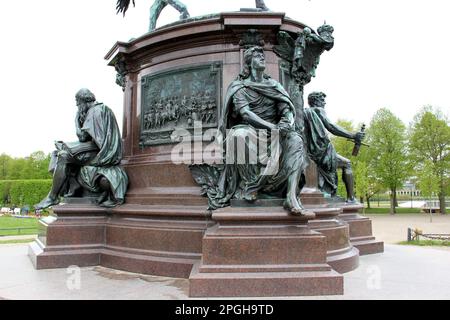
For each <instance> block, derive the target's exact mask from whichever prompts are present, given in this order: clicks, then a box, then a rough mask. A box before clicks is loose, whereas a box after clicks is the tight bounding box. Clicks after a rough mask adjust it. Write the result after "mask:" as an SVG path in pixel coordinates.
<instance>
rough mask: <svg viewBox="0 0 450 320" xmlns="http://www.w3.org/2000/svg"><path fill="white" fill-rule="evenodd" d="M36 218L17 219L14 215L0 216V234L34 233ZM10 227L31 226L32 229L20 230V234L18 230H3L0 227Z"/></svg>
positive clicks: (36, 229)
mask: <svg viewBox="0 0 450 320" xmlns="http://www.w3.org/2000/svg"><path fill="white" fill-rule="evenodd" d="M38 221H39V220H38V219H37V218H32V219H18V218H14V217H0V236H17V235H34V234H37V231H38V223H39V222H38ZM11 228H33V230H22V231H21V232H20V234H19V233H18V230H12V231H5V230H1V229H11Z"/></svg>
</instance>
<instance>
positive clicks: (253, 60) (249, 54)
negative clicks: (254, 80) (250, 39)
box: [240, 46, 268, 79]
mask: <svg viewBox="0 0 450 320" xmlns="http://www.w3.org/2000/svg"><path fill="white" fill-rule="evenodd" d="M254 69H259V70H261V71H264V70H265V69H266V57H265V54H264V49H263V48H262V47H258V46H254V47H251V48H248V49H247V50H245V52H244V69H243V70H242V72H241V74H240V77H241V79H247V78H248V77H250V74H251V70H254ZM265 77H266V78H268V76H265Z"/></svg>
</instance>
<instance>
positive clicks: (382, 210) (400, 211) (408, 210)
mask: <svg viewBox="0 0 450 320" xmlns="http://www.w3.org/2000/svg"><path fill="white" fill-rule="evenodd" d="M390 212H391V209H390V208H370V209H366V211H365V213H367V214H389V213H390ZM397 213H398V214H419V213H422V211H421V209H411V208H397Z"/></svg>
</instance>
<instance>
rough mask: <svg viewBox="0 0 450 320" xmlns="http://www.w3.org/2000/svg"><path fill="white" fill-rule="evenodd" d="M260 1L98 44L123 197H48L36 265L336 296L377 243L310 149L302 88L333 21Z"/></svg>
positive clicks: (202, 292)
mask: <svg viewBox="0 0 450 320" xmlns="http://www.w3.org/2000/svg"><path fill="white" fill-rule="evenodd" d="M121 2H122V1H121ZM125 2H128V4H129V3H130V1H123V3H124V4H126V3H125ZM166 3H168V1H166ZM261 3H263V2H259V4H261ZM126 7H128V5H126V6H124V7H123V8H126ZM264 7H265V6H264ZM262 9H264V8H262V7H261V10H242V11H238V12H225V13H219V14H213V15H208V16H204V17H196V18H192V19H187V20H181V21H178V22H175V23H173V24H171V25H169V26H163V27H161V28H159V29H158V30H155V31H152V32H148V33H146V34H144V35H143V36H141V37H139V38H137V39H134V40H131V41H130V42H118V43H116V44H115V45H114V47H113V48H112V49H111V50H110V51H109V52H108V53H107V55H106V57H105V58H106V60H108V64H109V66H111V67H115V68H116V70H117V72H118V76H117V78H116V82H117V84H119V85H120V86H121V88H122V89H123V90H124V121H123V130H122V139H123V158H122V161H121V164H120V166H121V168H123V170H124V171H125V172H126V173H127V176H128V178H129V188H128V190H127V192H126V196H125V203H124V204H122V205H120V206H116V207H113V208H103V207H100V206H98V205H96V204H93V203H91V204H89V203H86V202H84V201H83V199H80V200H79V201H77V200H72V201H67V204H66V205H63V206H54V212H55V214H54V216H53V217H51V218H48V219H44V220H43V221H42V223H41V225H42V231H41V234H40V235H39V238H38V240H37V241H36V242H35V243H34V244H32V245H31V246H30V253H29V255H30V257H31V259H32V261H33V263H34V265H35V266H36V268H38V269H46V268H63V267H68V266H70V265H73V264H76V265H78V266H97V265H102V266H105V267H109V268H115V269H120V270H125V271H129V272H136V273H143V274H151V275H159V276H168V277H179V278H185V279H189V281H190V296H192V297H225V296H228V297H255V296H260V297H263V296H267V297H274V296H300V295H338V294H342V293H343V288H344V286H343V281H344V278H343V276H342V273H345V272H349V271H351V270H354V269H356V268H357V267H358V265H359V256H360V254H368V253H375V252H381V251H382V249H383V246H382V245H383V244H382V243H380V242H377V241H375V239H374V238H373V236H372V229H371V222H370V219H368V218H365V217H362V216H360V215H359V213H358V210H359V209H360V206H359V205H357V204H346V203H329V202H327V200H326V198H325V197H324V194H323V193H322V192H321V191H320V190H319V172H318V168H317V167H316V165H315V164H314V161H313V160H314V159H310V157H309V151H310V150H311V149H310V147H311V146H310V144H311V141H312V140H311V137H310V136H309V135H308V134H307V133H308V126H309V122H308V121H309V119H308V116H309V113H310V112H315V111H308V109H305V106H304V102H303V101H304V97H303V96H304V87H305V86H306V85H308V84H309V83H310V82H311V81H312V79H313V77H314V76H315V75H316V70H317V69H318V66H319V61H320V59H319V58H320V56H321V55H322V54H323V53H324V52H326V51H327V50H331V49H332V48H333V45H334V38H333V36H332V33H333V28H332V27H331V26H329V25H324V26H322V27H320V28H319V29H318V32H315V31H313V29H311V28H309V27H308V26H306V25H304V24H302V23H300V22H298V21H295V20H293V19H290V18H288V17H286V15H285V14H284V13H277V12H271V11H264V10H265V9H264V10H262ZM112 81H113V80H112ZM254 135H256V136H257V137H258V139H257V140H256V141H257V144H256V145H257V146H258V147H257V148H256V150H257V151H258V152H257V153H255V147H256V145H255V144H254V140H252V137H253V136H254ZM242 137H244V138H245V139H246V140H245V141H247V142H248V143H244V144H242V145H241V147H244V148H243V149H242V150H241V151H242V152H239V149H238V150H237V151H238V152H236V157H235V159H237V160H238V161H237V162H234V161H228V158H229V157H230V156H231V155H232V154H234V149H232V148H231V147H228V144H227V142H231V141H232V140H236V141H238V140H239V138H242ZM354 138H355V140H358V141H359V140H362V138H363V135H362V134H360V135H358V137H356V136H355V137H354ZM272 141H275V142H277V141H278V142H279V144H277V143H274V144H272V143H271V142H272ZM262 142H264V143H265V146H266V147H267V148H262V149H261V148H260V145H261V143H262ZM264 143H263V144H264ZM231 145H233V144H232V143H231ZM180 150H182V151H183V152H181V153H180V152H179V151H180ZM230 150H233V152H230ZM262 150H266V151H268V152H267V153H266V154H264V152H263V156H261V157H260V155H261V153H260V152H261V151H262ZM255 155H256V159H257V161H256V162H252V161H250V159H253V158H254V157H255ZM264 156H267V157H264ZM231 158H233V157H231ZM239 159H240V160H242V161H239ZM277 160H279V161H277ZM316 160H317V159H316ZM318 164H319V167H320V164H321V162H320V161H318ZM350 198H351V197H350Z"/></svg>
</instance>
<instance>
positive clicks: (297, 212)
mask: <svg viewBox="0 0 450 320" xmlns="http://www.w3.org/2000/svg"><path fill="white" fill-rule="evenodd" d="M284 208H285V209H286V210H289V212H290V213H291V214H293V215H294V216H301V215H302V214H303V211H305V208H303V205H302V204H301V203H300V201H299V200H298V197H297V196H289V195H288V197H287V198H286V200H285V201H284Z"/></svg>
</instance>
